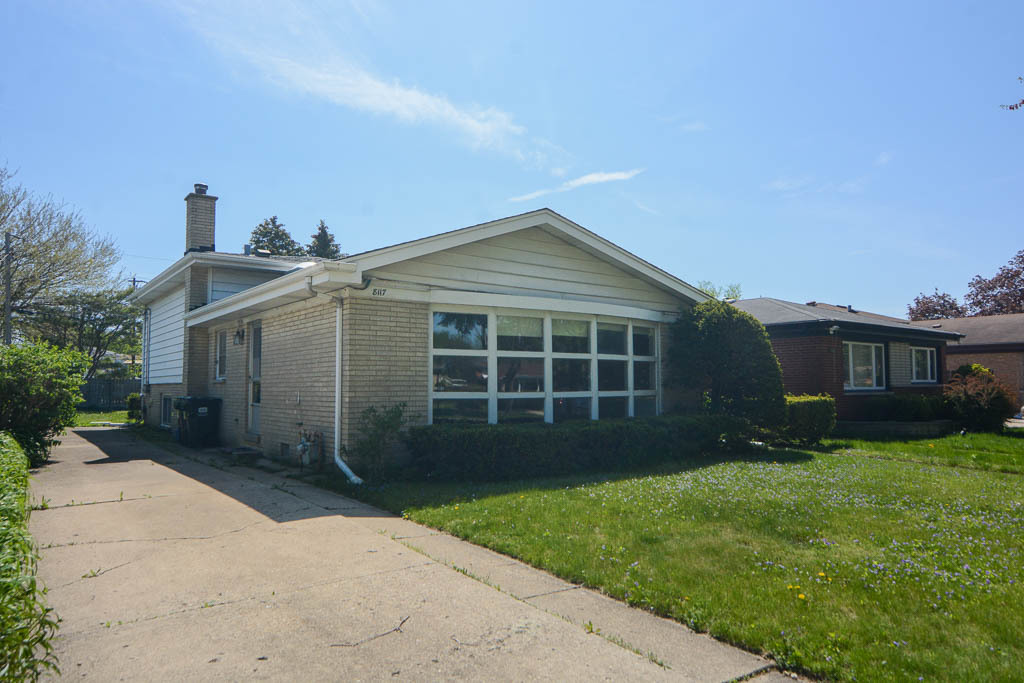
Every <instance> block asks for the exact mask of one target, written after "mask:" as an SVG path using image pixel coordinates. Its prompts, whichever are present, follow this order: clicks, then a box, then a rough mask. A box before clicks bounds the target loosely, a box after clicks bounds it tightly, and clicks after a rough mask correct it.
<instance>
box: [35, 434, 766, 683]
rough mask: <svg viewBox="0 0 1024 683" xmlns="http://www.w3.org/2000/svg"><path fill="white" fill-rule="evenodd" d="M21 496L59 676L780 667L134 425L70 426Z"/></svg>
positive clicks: (700, 671)
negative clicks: (140, 434) (28, 513)
mask: <svg viewBox="0 0 1024 683" xmlns="http://www.w3.org/2000/svg"><path fill="white" fill-rule="evenodd" d="M32 494H33V498H34V500H35V501H36V502H37V503H41V502H43V501H45V504H46V508H45V509H39V510H36V511H35V512H33V514H32V519H31V530H32V533H33V534H34V536H35V538H36V541H37V542H38V544H39V545H40V548H41V549H42V559H41V562H40V568H39V573H40V578H41V579H42V580H43V582H44V584H45V585H46V586H48V587H49V591H50V592H49V601H50V604H51V606H53V607H54V608H55V610H56V612H57V613H58V615H59V616H60V617H61V618H62V623H61V628H60V632H59V636H58V639H57V641H56V643H55V645H56V652H57V655H58V656H59V658H60V668H61V671H62V673H63V675H64V677H67V678H75V679H83V678H84V679H100V680H125V679H161V680H166V679H174V680H181V679H213V678H222V679H241V678H266V679H281V680H285V679H287V680H337V679H345V680H366V679H369V680H381V679H388V680H394V679H403V678H405V679H413V680H422V679H453V678H462V679H492V680H493V679H497V680H529V679H560V680H567V679H604V680H647V679H651V680H655V679H673V680H718V681H722V680H729V679H732V678H737V677H743V676H749V675H751V674H756V678H755V680H758V681H768V680H773V679H779V680H781V679H782V678H783V676H782V674H779V673H777V672H774V671H772V670H771V662H770V661H767V660H765V659H762V658H760V657H756V656H754V655H751V654H749V653H746V652H743V651H741V650H737V649H735V648H731V647H729V646H727V645H724V644H722V643H718V642H717V641H714V640H712V639H710V638H707V637H706V636H702V635H698V634H694V633H692V632H690V631H689V630H687V629H686V628H684V627H682V626H680V625H678V624H676V623H673V622H669V621H666V620H663V619H659V618H657V617H654V616H651V615H650V614H647V613H644V612H641V611H639V610H635V609H632V608H629V607H627V606H625V605H622V604H620V603H617V602H615V601H613V600H610V599H608V598H606V597H604V596H601V595H599V594H597V593H594V592H591V591H588V590H585V589H582V588H580V587H578V586H573V585H571V584H567V583H565V582H563V581H561V580H559V579H557V578H555V577H552V576H550V575H548V574H546V573H544V572H541V571H538V570H536V569H532V568H530V567H527V566H526V565H523V564H521V563H519V562H517V561H514V560H511V559H510V558H508V557H505V556H502V555H499V554H497V553H493V552H491V551H488V550H484V549H482V548H478V547H476V546H473V545H470V544H468V543H465V542H463V541H460V540H457V539H454V538H452V537H450V536H447V535H444V534H439V533H437V532H434V531H432V530H430V529H427V528H426V527H422V526H419V525H416V524H413V523H411V522H408V521H406V520H402V519H399V518H396V517H394V516H392V515H389V514H387V513H384V512H381V511H380V510H377V509H375V508H372V507H370V506H367V505H364V504H361V503H358V502H356V501H352V500H350V499H347V498H345V497H343V496H339V495H336V494H333V493H330V492H327V491H324V490H322V489H318V488H314V487H312V486H309V485H306V484H303V483H300V482H296V481H294V480H290V479H287V478H284V477H282V476H279V475H276V474H271V473H268V472H265V471H262V470H257V469H252V468H246V467H235V466H229V465H228V464H227V463H226V461H221V460H220V459H219V458H218V457H217V456H212V455H203V454H199V453H194V452H192V453H191V454H189V455H186V454H184V452H181V451H179V452H171V451H170V450H164V449H162V448H159V447H157V446H154V445H152V444H150V443H147V442H145V441H141V440H139V439H138V438H137V437H135V436H134V435H133V434H132V433H131V432H127V431H119V430H116V429H82V430H78V431H76V432H73V433H69V434H68V435H67V436H66V437H65V439H64V443H63V444H62V445H61V446H60V447H58V448H57V449H56V450H55V452H54V455H53V458H52V459H51V462H50V464H49V465H47V466H46V467H45V468H43V469H42V470H40V471H39V472H38V473H36V475H35V477H34V479H33V483H32ZM455 568H458V569H460V570H461V571H456V569H455ZM587 622H590V623H591V624H593V626H594V628H596V629H600V630H601V634H600V635H597V634H592V633H589V632H588V629H587V628H585V627H584V624H586V623H587ZM613 641H618V642H613Z"/></svg>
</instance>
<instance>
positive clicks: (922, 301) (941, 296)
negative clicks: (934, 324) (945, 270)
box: [907, 287, 967, 320]
mask: <svg viewBox="0 0 1024 683" xmlns="http://www.w3.org/2000/svg"><path fill="white" fill-rule="evenodd" d="M966 316H967V307H966V306H963V305H962V304H960V302H958V301H957V300H956V297H954V296H952V295H950V294H947V293H946V292H940V291H939V289H938V287H936V288H935V293H934V294H925V293H924V292H921V293H920V294H918V295H917V296H916V297H914V303H912V304H910V305H908V306H907V317H908V318H910V319H911V320H939V319H940V318H963V317H966Z"/></svg>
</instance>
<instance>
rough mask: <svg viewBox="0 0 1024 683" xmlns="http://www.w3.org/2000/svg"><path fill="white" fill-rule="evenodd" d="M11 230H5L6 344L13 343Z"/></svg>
mask: <svg viewBox="0 0 1024 683" xmlns="http://www.w3.org/2000/svg"><path fill="white" fill-rule="evenodd" d="M11 237H12V235H11V231H10V230H7V231H5V232H4V344H5V345H6V346H10V345H11V261H13V260H14V257H13V256H12V255H11Z"/></svg>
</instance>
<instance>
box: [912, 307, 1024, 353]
mask: <svg viewBox="0 0 1024 683" xmlns="http://www.w3.org/2000/svg"><path fill="white" fill-rule="evenodd" d="M911 325H914V326H916V327H927V328H930V329H936V330H946V331H949V332H960V333H961V334H965V335H967V336H965V337H964V338H963V339H961V340H960V342H959V343H960V344H970V345H974V344H1024V313H1008V314H1006V315H979V316H977V317H974V318H943V319H942V320H915V321H914V322H912V323H911Z"/></svg>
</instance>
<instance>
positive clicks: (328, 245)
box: [306, 218, 341, 259]
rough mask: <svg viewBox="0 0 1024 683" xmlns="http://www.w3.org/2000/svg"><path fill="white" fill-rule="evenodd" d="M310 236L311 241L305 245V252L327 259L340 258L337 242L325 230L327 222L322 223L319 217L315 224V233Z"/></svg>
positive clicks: (322, 220)
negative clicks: (316, 224)
mask: <svg viewBox="0 0 1024 683" xmlns="http://www.w3.org/2000/svg"><path fill="white" fill-rule="evenodd" d="M310 237H312V238H313V241H312V242H310V243H309V245H308V246H307V247H306V253H307V254H309V255H310V256H319V257H320V258H328V259H339V258H341V249H339V248H338V243H337V242H335V241H334V235H333V234H331V233H330V232H328V231H327V224H326V223H324V219H323V218H321V219H320V225H318V226H317V229H316V233H315V234H313V235H310Z"/></svg>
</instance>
